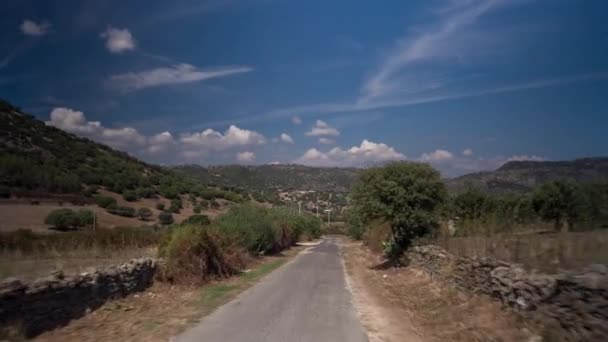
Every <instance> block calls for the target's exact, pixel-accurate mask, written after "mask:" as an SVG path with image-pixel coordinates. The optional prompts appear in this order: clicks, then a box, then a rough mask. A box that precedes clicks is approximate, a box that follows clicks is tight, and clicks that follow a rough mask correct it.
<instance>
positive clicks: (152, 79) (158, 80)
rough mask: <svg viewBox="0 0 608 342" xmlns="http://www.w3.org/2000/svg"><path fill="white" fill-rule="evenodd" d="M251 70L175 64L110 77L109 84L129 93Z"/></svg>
mask: <svg viewBox="0 0 608 342" xmlns="http://www.w3.org/2000/svg"><path fill="white" fill-rule="evenodd" d="M252 70H253V69H252V68H250V67H246V66H226V67H220V68H215V69H207V70H202V69H199V68H197V67H195V66H193V65H190V64H185V63H182V64H176V65H173V66H171V67H162V68H156V69H151V70H144V71H140V72H128V73H125V74H119V75H112V76H110V79H109V82H110V85H112V86H113V87H115V88H117V89H119V90H121V91H125V92H129V91H135V90H140V89H144V88H150V87H158V86H162V85H170V84H180V83H190V82H198V81H203V80H207V79H211V78H218V77H225V76H229V75H234V74H240V73H244V72H250V71H252Z"/></svg>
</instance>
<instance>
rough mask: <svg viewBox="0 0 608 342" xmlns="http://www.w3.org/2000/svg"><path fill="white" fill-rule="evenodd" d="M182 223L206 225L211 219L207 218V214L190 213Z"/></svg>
mask: <svg viewBox="0 0 608 342" xmlns="http://www.w3.org/2000/svg"><path fill="white" fill-rule="evenodd" d="M182 224H192V225H199V226H208V225H210V224H211V221H210V220H209V217H207V215H192V216H190V217H188V218H187V219H185V220H184V221H183V222H182Z"/></svg>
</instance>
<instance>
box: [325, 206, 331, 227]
mask: <svg viewBox="0 0 608 342" xmlns="http://www.w3.org/2000/svg"><path fill="white" fill-rule="evenodd" d="M325 211H326V212H327V227H329V226H330V225H331V209H325Z"/></svg>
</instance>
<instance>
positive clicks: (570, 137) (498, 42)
mask: <svg viewBox="0 0 608 342" xmlns="http://www.w3.org/2000/svg"><path fill="white" fill-rule="evenodd" d="M3 13H5V14H7V13H8V15H5V16H4V19H3V21H2V22H1V23H0V27H1V30H2V31H1V32H2V34H1V36H0V97H3V98H5V99H7V100H9V101H11V102H13V103H14V104H16V105H18V106H19V107H21V108H22V109H24V110H25V111H27V112H30V113H32V114H34V115H36V116H37V117H38V118H40V119H41V120H44V121H47V122H48V124H51V125H55V126H58V127H60V128H63V129H65V130H68V131H71V132H73V133H75V134H79V135H83V136H87V137H90V138H92V139H95V140H98V141H101V142H104V143H107V144H110V145H111V146H113V147H115V148H118V149H121V150H126V151H128V152H130V153H132V154H134V155H136V156H138V157H140V158H142V159H144V160H147V161H151V162H156V163H163V164H175V163H200V164H218V163H243V164H251V163H252V164H262V163H273V162H280V163H291V162H297V163H303V164H308V165H319V166H365V165H370V164H373V163H376V162H382V161H386V160H392V159H408V160H417V161H425V162H430V163H432V164H433V165H435V166H436V167H437V168H439V169H440V170H442V172H443V173H444V174H445V175H446V176H454V175H459V174H463V173H468V172H473V171H479V170H486V169H494V168H496V167H498V166H500V165H501V164H502V163H504V162H506V161H508V160H516V159H533V160H542V159H549V160H559V159H572V158H577V157H584V156H598V155H608V143H607V139H606V133H605V132H606V129H607V128H608V24H606V22H605V18H604V14H605V13H608V3H607V2H605V1H601V0H596V1H593V0H589V1H572V0H544V1H543V0H450V1H429V0H423V1H389V0H387V1H382V2H381V3H379V2H373V1H352V0H351V1H288V0H258V1H256V0H242V1H238V0H234V1H231V0H210V1H185V0H182V1H171V2H167V1H145V2H144V1H103V2H102V1H67V0H66V1H64V0H62V1H45V2H41V1H9V2H8V3H7V4H3Z"/></svg>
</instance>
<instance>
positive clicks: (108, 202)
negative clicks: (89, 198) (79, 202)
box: [95, 195, 116, 208]
mask: <svg viewBox="0 0 608 342" xmlns="http://www.w3.org/2000/svg"><path fill="white" fill-rule="evenodd" d="M95 203H96V204H97V205H98V206H100V207H102V208H109V207H111V206H116V200H115V199H114V198H112V197H110V196H102V195H98V196H95Z"/></svg>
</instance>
